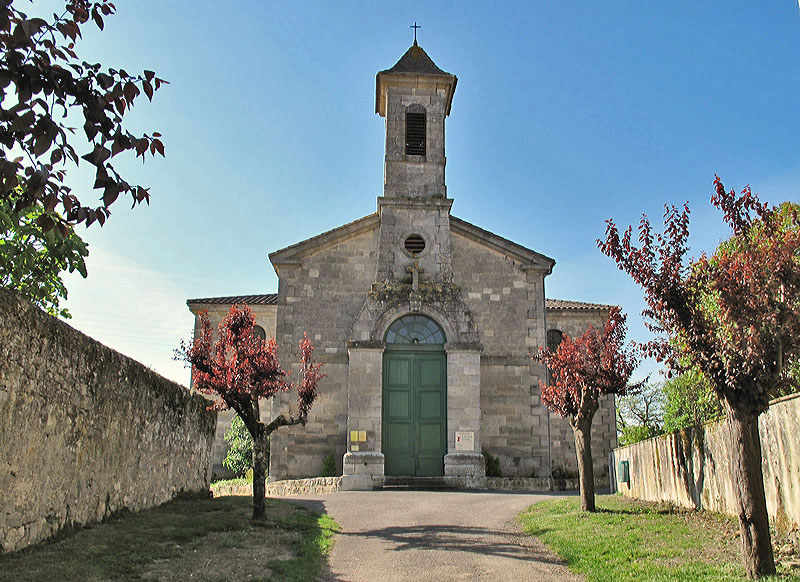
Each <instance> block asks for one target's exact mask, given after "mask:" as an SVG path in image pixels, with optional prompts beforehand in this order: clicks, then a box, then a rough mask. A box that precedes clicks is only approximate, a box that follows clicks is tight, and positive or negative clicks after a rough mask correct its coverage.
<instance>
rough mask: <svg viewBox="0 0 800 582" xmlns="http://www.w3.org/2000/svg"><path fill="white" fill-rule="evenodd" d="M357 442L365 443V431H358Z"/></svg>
mask: <svg viewBox="0 0 800 582" xmlns="http://www.w3.org/2000/svg"><path fill="white" fill-rule="evenodd" d="M358 440H359V441H361V442H362V443H365V442H367V431H365V430H360V431H358Z"/></svg>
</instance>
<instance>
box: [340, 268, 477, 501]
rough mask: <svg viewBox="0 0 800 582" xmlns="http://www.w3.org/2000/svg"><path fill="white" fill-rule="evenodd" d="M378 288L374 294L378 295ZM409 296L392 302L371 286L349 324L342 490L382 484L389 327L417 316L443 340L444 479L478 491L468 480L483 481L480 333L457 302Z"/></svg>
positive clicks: (383, 475) (461, 303)
mask: <svg viewBox="0 0 800 582" xmlns="http://www.w3.org/2000/svg"><path fill="white" fill-rule="evenodd" d="M376 285H378V288H379V290H380V289H381V288H382V287H381V286H380V284H376ZM411 295H413V293H412V294H411ZM411 295H406V296H405V297H401V298H394V299H392V298H393V296H389V295H387V296H385V297H384V296H383V295H381V293H378V292H376V291H375V286H373V292H371V293H370V294H369V295H368V297H367V299H366V301H365V302H364V305H363V306H362V308H361V310H360V311H359V313H358V315H357V316H356V318H355V321H354V323H353V327H352V330H351V333H350V340H349V341H348V344H347V354H348V380H347V382H348V384H347V392H348V415H347V435H348V444H347V453H346V454H345V456H344V459H343V468H344V471H343V480H342V488H343V489H362V490H363V489H373V488H378V487H381V486H382V485H383V483H384V479H385V470H384V469H385V466H384V454H383V451H382V447H383V376H384V368H383V355H384V352H385V351H386V342H385V337H386V332H387V330H388V329H389V327H390V326H391V324H392V323H393V322H394V321H395V320H397V319H399V318H401V317H403V316H405V315H422V316H425V317H428V318H430V319H432V320H434V321H435V322H436V323H437V324H438V325H439V326H440V327H441V328H442V330H443V332H444V335H445V339H446V342H445V344H444V354H445V362H446V364H445V366H446V368H445V373H446V423H447V424H446V426H447V428H446V440H447V446H446V451H447V452H446V454H445V456H444V477H445V478H451V477H452V478H455V479H456V480H457V482H456V483H455V485H457V486H480V484H479V483H478V484H477V485H476V482H474V481H470V479H473V478H482V477H483V476H484V474H485V471H484V460H483V455H482V454H481V404H480V392H481V366H480V356H481V351H482V346H481V344H480V342H479V340H478V331H477V329H476V328H475V326H474V324H473V322H472V318H471V315H470V313H469V310H468V309H467V308H466V305H465V304H464V303H463V302H461V301H460V299H459V298H458V297H457V296H455V295H453V296H449V299H448V300H447V301H425V300H418V299H417V298H416V297H412V296H411ZM387 299H392V300H387ZM398 299H399V300H398ZM354 437H355V438H356V440H353V438H354ZM362 437H363V440H362ZM460 437H464V438H463V440H459V438H460ZM464 442H467V443H470V444H469V446H464V444H463V443H464Z"/></svg>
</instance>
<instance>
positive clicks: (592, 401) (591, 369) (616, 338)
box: [531, 307, 638, 511]
mask: <svg viewBox="0 0 800 582" xmlns="http://www.w3.org/2000/svg"><path fill="white" fill-rule="evenodd" d="M625 332H626V325H625V315H624V314H623V313H622V312H621V311H620V308H619V307H612V308H611V310H610V311H609V314H608V320H607V321H606V324H605V326H604V327H603V330H602V331H598V330H597V329H596V328H594V327H593V326H589V328H588V329H587V330H586V331H585V332H583V334H582V335H581V336H580V337H578V338H575V339H572V338H570V337H569V336H567V335H565V336H564V339H563V341H562V342H561V344H559V346H558V347H557V348H556V349H555V351H553V350H550V349H549V348H539V352H538V353H537V354H532V355H531V357H532V358H533V359H535V360H539V361H542V362H544V363H545V365H547V367H548V368H550V370H551V371H552V375H553V379H552V381H551V382H550V383H545V382H543V381H541V380H539V385H540V387H541V391H542V403H543V404H544V405H545V406H546V407H547V408H549V409H550V410H551V411H553V412H555V413H556V414H559V415H560V416H562V417H564V418H568V419H569V423H570V425H571V426H572V432H573V433H574V435H575V451H576V452H577V455H578V474H579V479H580V493H581V509H582V510H583V511H595V503H594V467H593V465H592V440H591V437H592V419H593V418H594V414H595V412H597V409H598V408H599V407H600V397H601V396H602V395H604V394H624V393H625V389H626V387H627V386H628V381H629V380H630V377H631V374H632V373H633V370H634V368H635V367H636V365H637V363H638V359H637V357H636V354H635V352H634V350H633V349H632V348H631V347H625V346H624V345H623V344H624V342H625Z"/></svg>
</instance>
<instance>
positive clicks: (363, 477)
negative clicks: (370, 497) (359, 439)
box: [341, 452, 384, 491]
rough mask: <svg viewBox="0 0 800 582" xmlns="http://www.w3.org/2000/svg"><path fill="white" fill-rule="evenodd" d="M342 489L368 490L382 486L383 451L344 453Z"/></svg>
mask: <svg viewBox="0 0 800 582" xmlns="http://www.w3.org/2000/svg"><path fill="white" fill-rule="evenodd" d="M342 466H343V468H344V474H343V475H342V484H341V490H342V491H370V490H372V489H380V488H381V487H383V476H384V473H383V453H352V452H351V453H345V455H344V459H343V461H342Z"/></svg>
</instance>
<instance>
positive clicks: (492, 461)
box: [483, 451, 503, 477]
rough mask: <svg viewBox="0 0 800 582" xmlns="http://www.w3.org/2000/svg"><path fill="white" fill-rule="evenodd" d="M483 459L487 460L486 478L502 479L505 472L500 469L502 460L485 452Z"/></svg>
mask: <svg viewBox="0 0 800 582" xmlns="http://www.w3.org/2000/svg"><path fill="white" fill-rule="evenodd" d="M483 458H484V459H486V476H487V477H502V476H503V471H502V470H501V469H500V459H498V458H497V457H495V456H494V455H492V454H491V453H487V452H486V451H483Z"/></svg>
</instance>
